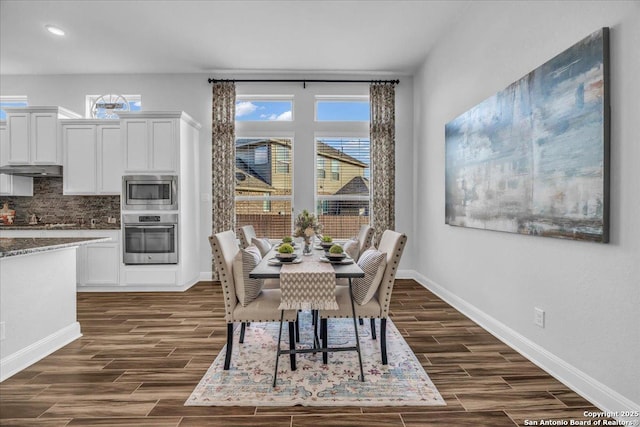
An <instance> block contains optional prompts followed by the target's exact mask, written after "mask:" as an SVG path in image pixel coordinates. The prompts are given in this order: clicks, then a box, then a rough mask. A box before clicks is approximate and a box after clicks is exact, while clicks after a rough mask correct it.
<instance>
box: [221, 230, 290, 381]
mask: <svg viewBox="0 0 640 427" xmlns="http://www.w3.org/2000/svg"><path fill="white" fill-rule="evenodd" d="M209 241H210V243H211V250H212V252H213V259H214V263H215V266H216V270H217V271H218V274H219V277H220V284H221V285H222V295H223V298H224V309H225V310H224V313H225V320H226V321H227V351H226V354H225V359H224V370H228V369H229V366H230V364H231V351H232V349H233V327H234V323H235V322H241V323H242V324H243V325H242V332H244V324H246V323H249V322H280V315H281V312H280V310H278V306H279V305H280V289H264V288H263V289H262V290H261V291H260V293H259V294H258V296H257V297H256V298H255V299H254V300H253V301H251V302H249V303H248V304H247V305H246V306H243V305H242V304H240V302H239V301H238V297H237V294H236V286H237V285H240V284H239V283H236V280H235V278H234V272H233V268H234V259H235V258H236V256H237V255H238V253H239V252H240V248H239V247H238V243H237V241H236V236H235V234H234V232H233V231H224V232H222V233H217V234H215V235H213V236H210V237H209ZM296 316H297V311H296V310H285V311H284V320H285V321H286V322H288V324H289V347H290V349H293V348H295V321H296ZM242 332H241V339H240V343H242V342H243V340H244V337H243V335H244V333H242ZM290 359H291V370H292V371H295V369H296V359H295V354H291V355H290Z"/></svg>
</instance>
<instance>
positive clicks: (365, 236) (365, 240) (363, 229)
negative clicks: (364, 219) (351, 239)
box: [357, 224, 374, 255]
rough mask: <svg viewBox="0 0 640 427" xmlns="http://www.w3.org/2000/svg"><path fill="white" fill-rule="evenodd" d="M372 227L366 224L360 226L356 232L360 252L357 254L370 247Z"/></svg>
mask: <svg viewBox="0 0 640 427" xmlns="http://www.w3.org/2000/svg"><path fill="white" fill-rule="evenodd" d="M373 231H374V230H373V227H371V226H370V225H368V224H362V225H361V226H360V231H359V232H358V237H357V239H358V245H359V246H360V250H359V251H358V254H359V255H361V254H363V253H364V251H366V250H367V249H369V248H370V247H371V242H372V241H373Z"/></svg>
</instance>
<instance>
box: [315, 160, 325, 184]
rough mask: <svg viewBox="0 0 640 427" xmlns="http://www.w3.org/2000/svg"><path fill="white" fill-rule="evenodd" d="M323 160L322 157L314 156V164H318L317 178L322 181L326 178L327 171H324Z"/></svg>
mask: <svg viewBox="0 0 640 427" xmlns="http://www.w3.org/2000/svg"><path fill="white" fill-rule="evenodd" d="M326 160H327V159H325V158H324V157H322V156H316V163H317V164H318V178H320V179H323V178H325V177H326V176H327V171H326V169H325V167H326V166H325V162H326Z"/></svg>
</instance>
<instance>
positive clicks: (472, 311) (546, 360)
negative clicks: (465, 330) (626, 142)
mask: <svg viewBox="0 0 640 427" xmlns="http://www.w3.org/2000/svg"><path fill="white" fill-rule="evenodd" d="M400 273H402V278H411V279H414V280H415V281H416V282H418V283H419V284H421V285H422V286H424V287H425V288H427V289H428V290H430V291H431V292H433V293H434V294H436V295H437V296H438V297H440V298H442V299H443V300H444V301H445V302H447V303H448V304H450V305H451V306H452V307H454V308H455V309H456V310H458V311H460V312H461V313H462V314H464V315H465V316H467V317H469V318H470V319H471V320H473V321H474V322H476V323H477V324H479V325H480V326H482V328H484V329H485V330H487V331H488V332H489V333H490V334H492V335H493V336H495V337H496V338H498V339H499V340H500V341H502V342H504V343H505V344H507V345H508V346H509V347H511V348H513V349H514V350H516V351H517V352H518V353H520V354H522V355H523V356H524V357H526V358H527V359H529V360H530V361H531V362H532V363H534V364H536V365H537V366H539V367H540V368H542V369H544V370H545V371H546V372H548V373H549V374H550V375H552V376H553V377H554V378H556V379H557V380H558V381H560V382H561V383H563V384H564V385H566V386H567V387H569V388H571V389H572V390H574V391H575V392H576V393H578V394H579V395H581V396H582V397H584V398H585V399H587V400H588V401H589V402H591V403H593V404H594V405H595V406H596V407H598V408H600V409H602V410H603V411H604V412H609V413H611V415H612V418H616V419H618V420H624V421H633V420H635V421H637V417H636V418H626V417H616V416H615V414H620V413H622V412H624V411H640V404H639V403H636V402H633V401H631V400H630V399H628V398H626V397H625V396H623V395H621V394H620V393H618V392H616V391H615V390H613V389H611V388H609V387H608V386H606V385H604V384H602V383H601V382H599V381H597V380H596V379H594V378H592V377H591V376H589V375H588V374H586V373H585V372H583V371H581V370H579V369H578V368H576V367H575V366H573V365H571V364H569V363H567V362H566V361H564V360H562V359H560V358H559V357H558V356H556V355H554V354H552V353H551V352H549V351H548V350H546V349H544V348H543V347H541V346H539V345H538V344H536V343H534V342H533V341H531V340H530V339H528V338H527V337H525V336H523V335H521V334H519V333H518V332H516V331H514V330H513V329H511V328H509V327H508V326H507V325H505V324H503V323H502V322H500V321H498V320H497V319H495V318H493V317H491V316H490V315H488V314H487V313H485V312H483V311H481V310H479V309H478V308H476V307H475V306H473V305H471V304H469V303H468V302H467V301H465V300H464V299H462V298H460V297H458V296H457V295H455V294H453V293H452V292H450V291H448V290H447V289H445V288H444V287H442V286H441V285H439V284H437V283H436V282H434V281H433V280H430V279H428V278H427V277H425V276H423V275H421V274H420V273H418V272H416V271H413V270H404V271H401V270H399V271H398V276H400ZM399 278H400V277H399Z"/></svg>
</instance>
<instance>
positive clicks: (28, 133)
mask: <svg viewBox="0 0 640 427" xmlns="http://www.w3.org/2000/svg"><path fill="white" fill-rule="evenodd" d="M5 111H6V112H7V131H8V150H7V152H6V155H7V157H4V156H3V158H2V159H1V160H0V164H2V165H6V164H10V165H27V164H30V165H60V164H62V144H61V142H60V138H59V137H58V136H59V135H58V133H59V127H58V120H59V119H64V118H79V117H80V115H78V114H76V113H73V112H72V111H69V110H67V109H65V108H62V107H22V108H6V109H5Z"/></svg>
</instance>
